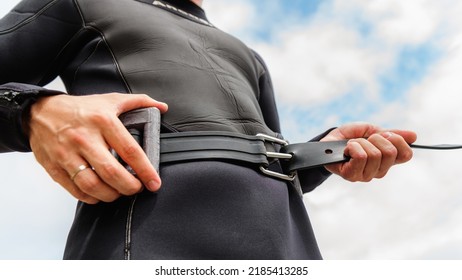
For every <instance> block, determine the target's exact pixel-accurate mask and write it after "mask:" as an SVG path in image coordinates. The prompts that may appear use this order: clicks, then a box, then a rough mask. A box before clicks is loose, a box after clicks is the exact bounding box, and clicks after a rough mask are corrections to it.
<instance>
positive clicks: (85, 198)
mask: <svg viewBox="0 0 462 280" xmlns="http://www.w3.org/2000/svg"><path fill="white" fill-rule="evenodd" d="M45 169H46V170H47V172H48V174H50V177H51V178H52V179H53V180H54V181H55V182H56V183H58V184H60V185H61V186H62V187H63V188H64V189H65V190H67V191H68V192H69V193H70V194H71V195H72V196H73V197H75V198H76V199H78V200H80V201H82V202H85V203H87V204H96V203H98V202H99V201H100V200H99V199H97V198H95V197H92V196H91V195H88V194H86V193H84V192H82V191H81V190H80V189H79V188H78V187H77V185H76V184H74V182H73V181H72V180H71V179H70V175H69V174H68V172H67V171H66V170H64V169H62V168H61V167H57V166H56V167H47V168H45Z"/></svg>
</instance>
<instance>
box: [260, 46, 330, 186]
mask: <svg viewBox="0 0 462 280" xmlns="http://www.w3.org/2000/svg"><path fill="white" fill-rule="evenodd" d="M255 56H256V58H257V60H258V61H259V62H260V63H261V64H262V65H263V67H264V69H265V71H264V74H263V75H262V76H261V77H260V79H259V87H260V99H259V104H260V108H261V110H262V113H263V117H264V119H265V122H266V124H267V125H268V127H269V128H270V129H271V130H273V131H274V132H277V133H281V128H280V122H279V114H278V111H277V107H276V102H275V98H274V90H273V86H272V82H271V77H270V75H269V72H268V69H267V67H266V65H265V63H264V61H263V59H262V58H261V57H260V56H259V55H258V54H257V53H255ZM328 132H330V130H328V131H326V132H325V133H323V134H321V135H318V136H317V137H315V138H313V139H311V140H310V141H319V140H320V139H322V138H323V137H324V136H325V135H326V134H327V133H328ZM330 175H332V173H330V172H329V171H327V170H326V169H325V168H324V167H318V168H312V169H307V170H302V171H299V172H298V177H299V180H300V185H301V187H302V190H303V192H304V193H307V192H310V191H312V190H314V189H315V188H316V187H317V186H319V185H320V184H322V183H323V182H324V181H325V180H326V179H327V178H329V176H330Z"/></svg>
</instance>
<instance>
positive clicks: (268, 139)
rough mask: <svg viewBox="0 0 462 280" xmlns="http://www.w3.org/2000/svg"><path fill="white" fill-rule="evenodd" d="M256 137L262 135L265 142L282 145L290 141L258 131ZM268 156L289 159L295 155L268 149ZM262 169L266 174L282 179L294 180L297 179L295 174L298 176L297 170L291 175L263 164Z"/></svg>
mask: <svg viewBox="0 0 462 280" xmlns="http://www.w3.org/2000/svg"><path fill="white" fill-rule="evenodd" d="M256 137H260V138H261V139H262V140H263V141H265V142H270V143H276V144H279V145H282V146H287V145H289V142H287V141H286V140H283V139H279V138H276V137H273V136H269V135H266V134H263V133H258V134H257V135H256ZM266 157H267V158H277V159H285V160H289V159H291V158H292V157H293V155H292V154H287V153H275V152H268V151H267V152H266ZM260 171H261V172H263V174H265V175H268V176H271V177H275V178H278V179H282V180H286V181H293V180H294V179H295V176H296V172H292V173H290V174H289V175H287V174H283V173H279V172H275V171H271V170H268V168H266V167H264V166H263V165H260Z"/></svg>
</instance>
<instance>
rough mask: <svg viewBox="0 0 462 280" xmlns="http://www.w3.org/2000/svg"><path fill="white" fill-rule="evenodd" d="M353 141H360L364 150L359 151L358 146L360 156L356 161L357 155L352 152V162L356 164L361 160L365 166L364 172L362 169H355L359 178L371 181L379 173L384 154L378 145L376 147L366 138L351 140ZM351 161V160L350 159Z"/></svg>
mask: <svg viewBox="0 0 462 280" xmlns="http://www.w3.org/2000/svg"><path fill="white" fill-rule="evenodd" d="M351 142H353V143H358V144H359V145H360V147H361V149H362V151H359V149H360V148H359V147H357V146H356V147H357V149H358V151H356V152H357V153H358V156H359V157H358V158H357V160H356V161H355V155H354V154H350V156H351V158H352V159H353V162H352V164H355V163H356V162H361V163H360V166H361V167H362V168H363V169H362V172H361V170H360V169H357V170H355V171H356V172H357V176H358V178H361V176H362V178H361V179H360V180H361V181H366V182H368V181H370V180H372V179H373V178H374V177H375V175H376V174H377V172H378V170H379V169H380V164H381V161H382V154H381V152H380V150H379V149H377V147H375V146H374V145H373V144H372V143H371V142H369V141H367V140H366V139H362V138H360V139H354V140H351ZM364 153H365V154H366V157H364ZM350 161H351V160H350Z"/></svg>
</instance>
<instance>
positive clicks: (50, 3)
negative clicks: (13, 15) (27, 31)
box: [0, 0, 60, 35]
mask: <svg viewBox="0 0 462 280" xmlns="http://www.w3.org/2000/svg"><path fill="white" fill-rule="evenodd" d="M58 1H60V0H52V1H50V2H49V3H48V4H46V5H45V6H43V7H42V8H41V9H40V10H39V11H37V12H36V13H34V14H33V15H31V16H30V17H28V18H26V19H24V20H22V21H20V22H18V23H16V24H15V25H13V26H12V27H10V28H8V29H6V30H0V35H1V34H8V33H10V32H12V31H15V30H16V29H18V28H21V27H22V26H24V25H27V24H29V23H31V22H33V21H34V20H35V19H37V18H38V17H39V16H40V15H41V14H43V13H44V12H45V11H47V10H48V9H49V8H50V7H51V6H53V5H55V4H56V3H57V2H58Z"/></svg>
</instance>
